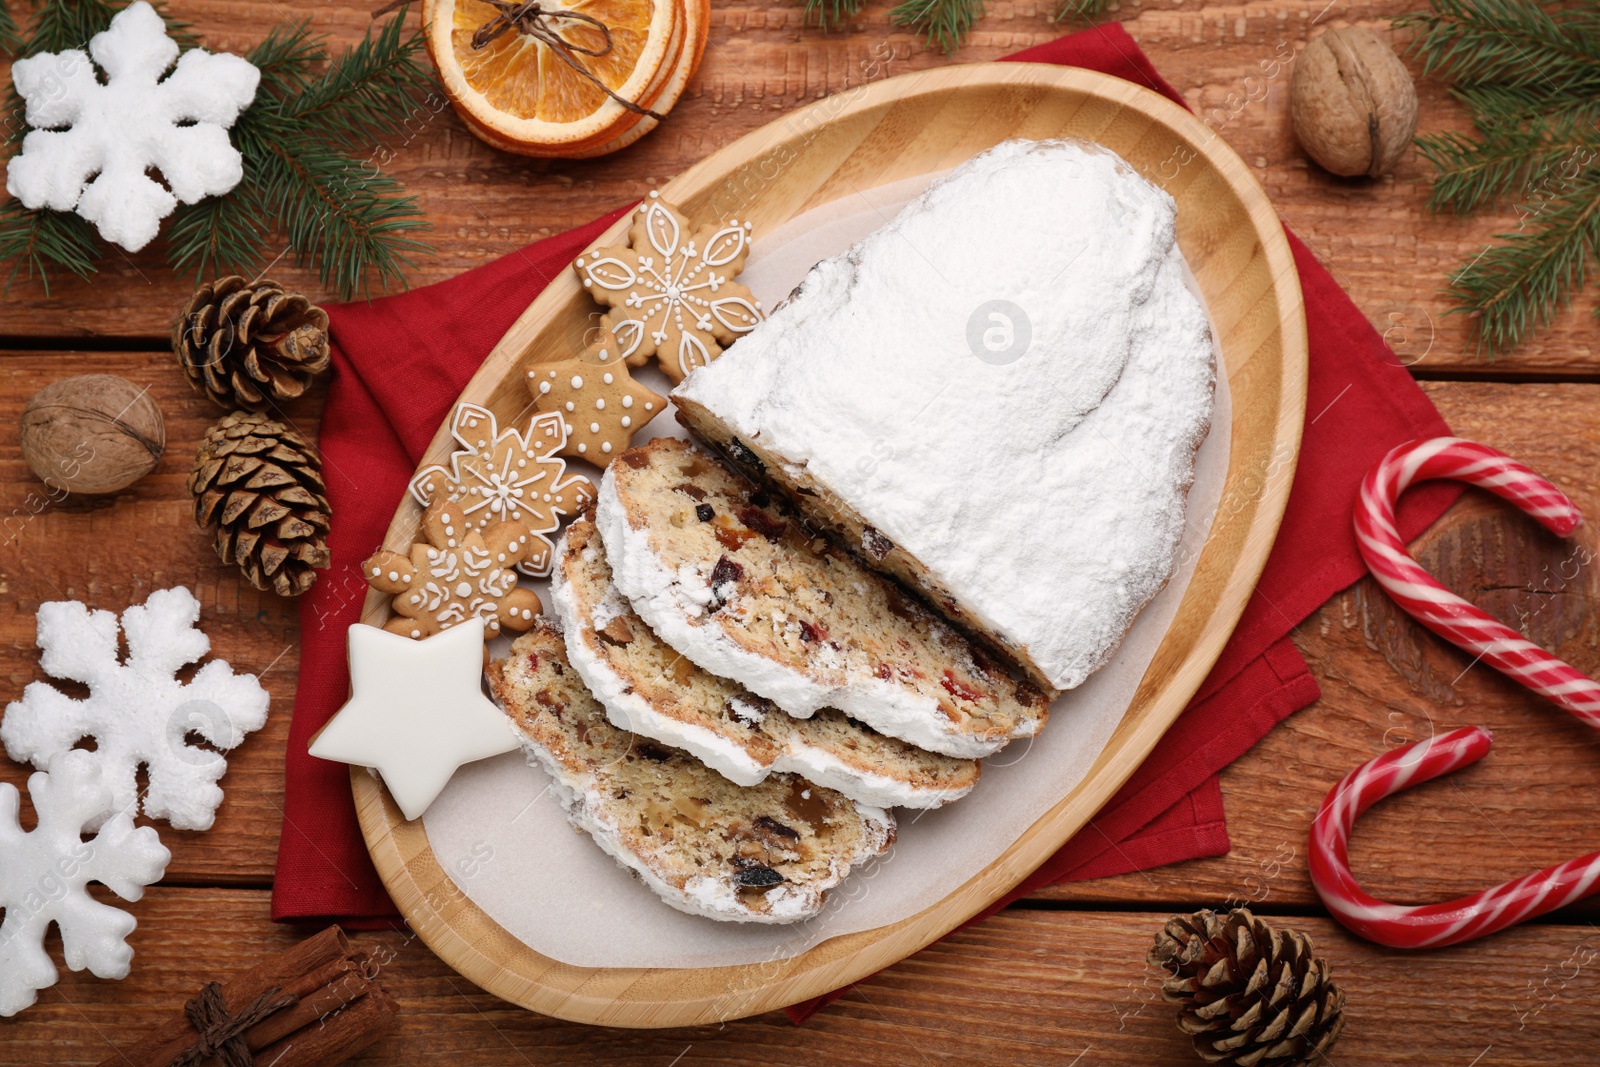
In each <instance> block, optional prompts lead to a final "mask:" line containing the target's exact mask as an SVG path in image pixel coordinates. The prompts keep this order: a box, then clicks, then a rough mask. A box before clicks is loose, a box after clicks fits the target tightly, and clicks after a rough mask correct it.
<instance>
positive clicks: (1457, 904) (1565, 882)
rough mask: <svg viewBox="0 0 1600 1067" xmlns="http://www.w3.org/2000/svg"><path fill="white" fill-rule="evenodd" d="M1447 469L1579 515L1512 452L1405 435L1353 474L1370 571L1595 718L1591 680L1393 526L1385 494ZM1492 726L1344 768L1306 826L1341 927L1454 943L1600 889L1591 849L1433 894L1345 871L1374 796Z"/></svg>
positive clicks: (1485, 737) (1484, 651)
mask: <svg viewBox="0 0 1600 1067" xmlns="http://www.w3.org/2000/svg"><path fill="white" fill-rule="evenodd" d="M1432 478H1454V479H1457V480H1460V481H1465V482H1470V483H1471V484H1473V485H1476V486H1479V487H1481V488H1483V489H1487V490H1489V491H1490V492H1491V493H1494V494H1496V495H1497V496H1500V497H1502V498H1504V499H1506V500H1508V501H1510V502H1511V503H1513V504H1515V505H1517V506H1518V507H1519V508H1521V509H1522V510H1523V511H1525V512H1527V513H1528V514H1529V515H1531V516H1532V517H1533V518H1535V519H1537V520H1538V521H1539V522H1540V523H1542V524H1543V525H1544V526H1545V527H1546V528H1548V529H1550V530H1551V531H1553V532H1554V533H1556V534H1559V535H1561V536H1563V537H1564V536H1566V535H1567V534H1570V533H1571V532H1572V531H1573V530H1575V529H1577V527H1578V525H1579V524H1580V523H1581V522H1582V521H1583V517H1582V515H1580V514H1579V512H1578V509H1577V508H1576V507H1575V506H1574V505H1573V503H1572V501H1571V500H1568V499H1567V497H1566V496H1565V495H1564V494H1563V493H1562V492H1561V491H1560V490H1558V489H1557V488H1556V487H1555V486H1553V485H1551V484H1550V483H1549V482H1548V481H1546V480H1545V479H1543V478H1541V477H1540V476H1539V475H1537V474H1535V473H1534V472H1533V471H1531V470H1529V469H1528V468H1527V467H1525V466H1523V465H1522V464H1521V463H1518V462H1517V461H1516V460H1514V459H1512V458H1511V457H1509V456H1507V455H1505V454H1504V453H1502V452H1499V451H1497V450H1496V449H1493V448H1490V447H1488V446H1487V445H1480V444H1477V443H1476V442H1473V441H1464V440H1462V439H1460V438H1458V437H1436V438H1433V439H1432V440H1427V441H1413V442H1412V443H1410V444H1407V445H1401V446H1400V447H1398V448H1396V449H1394V450H1393V451H1391V452H1390V453H1389V454H1388V455H1387V456H1385V457H1384V458H1383V459H1382V461H1380V462H1379V463H1378V465H1377V466H1376V467H1374V468H1373V469H1372V470H1371V471H1370V472H1369V473H1368V474H1367V477H1366V478H1365V480H1363V481H1362V483H1361V501H1360V503H1359V505H1358V506H1357V508H1356V513H1355V531H1356V541H1357V543H1358V544H1359V545H1360V548H1361V555H1362V557H1363V558H1364V559H1365V560H1366V562H1367V567H1368V569H1369V570H1371V571H1372V575H1373V577H1374V578H1376V579H1377V580H1378V583H1379V584H1380V585H1382V586H1383V588H1384V590H1385V591H1386V592H1388V594H1389V595H1390V596H1391V597H1393V598H1394V599H1395V601H1396V602H1397V603H1398V604H1399V605H1400V606H1401V607H1402V608H1404V609H1405V610H1406V612H1407V613H1408V614H1410V615H1411V616H1412V617H1413V618H1415V619H1416V620H1417V621H1418V622H1420V623H1422V624H1423V625H1424V626H1426V627H1427V628H1428V629H1430V630H1432V631H1433V632H1434V633H1436V634H1438V635H1439V636H1440V637H1443V638H1444V639H1445V640H1447V641H1449V642H1451V643H1452V644H1455V645H1457V646H1459V647H1460V648H1462V649H1464V650H1465V651H1467V652H1470V653H1472V654H1473V655H1474V656H1476V657H1478V658H1480V659H1482V660H1484V661H1486V662H1488V663H1489V664H1490V665H1492V666H1493V667H1495V669H1497V670H1499V671H1502V672H1503V673H1505V674H1507V675H1509V676H1510V677H1511V678H1514V679H1515V680H1517V681H1519V682H1521V683H1522V684H1523V685H1525V686H1527V687H1528V688H1529V689H1532V690H1533V691H1534V692H1536V693H1540V694H1542V695H1544V696H1546V697H1548V698H1549V699H1550V700H1552V701H1554V702H1555V703H1556V704H1557V705H1559V706H1560V707H1562V708H1565V709H1566V710H1568V711H1570V712H1572V713H1573V714H1574V715H1576V716H1578V717H1579V718H1580V719H1582V720H1583V721H1584V722H1586V723H1588V724H1589V725H1590V726H1594V727H1600V684H1596V683H1595V681H1594V680H1593V679H1591V678H1590V677H1589V676H1588V675H1586V674H1584V673H1583V672H1581V671H1579V670H1577V669H1576V668H1574V667H1572V666H1570V665H1569V664H1567V663H1565V662H1563V661H1562V660H1560V659H1557V658H1556V657H1555V656H1553V655H1551V654H1550V653H1549V652H1547V651H1545V650H1544V649H1542V648H1540V647H1539V646H1538V645H1536V644H1534V643H1533V642H1531V641H1529V640H1528V639H1527V638H1525V637H1523V636H1522V635H1521V634H1519V633H1517V632H1516V631H1515V630H1513V629H1511V628H1510V627H1508V626H1506V625H1505V624H1503V623H1501V622H1499V621H1498V620H1496V619H1494V618H1491V617H1490V616H1488V615H1486V614H1484V613H1483V612H1482V611H1479V610H1478V609H1477V608H1475V607H1473V606H1472V605H1471V604H1469V603H1467V602H1466V601H1465V600H1463V599H1461V598H1460V597H1458V596H1456V595H1455V594H1454V593H1452V592H1450V591H1449V590H1448V589H1446V588H1444V587H1443V586H1441V585H1440V584H1439V583H1438V582H1436V581H1434V579H1433V577H1432V576H1431V575H1430V574H1428V572H1427V571H1425V570H1423V569H1422V568H1421V567H1420V566H1419V565H1418V564H1417V562H1416V560H1414V559H1412V558H1411V556H1410V554H1409V553H1408V552H1407V551H1406V549H1405V544H1404V542H1402V541H1401V540H1400V534H1399V531H1398V530H1397V529H1396V527H1395V517H1394V512H1395V502H1396V501H1397V500H1398V499H1399V497H1400V494H1401V493H1403V492H1405V491H1406V489H1407V488H1409V487H1410V486H1411V485H1413V484H1415V483H1417V482H1420V481H1427V480H1429V479H1432ZM1490 742H1491V738H1490V736H1489V732H1488V731H1487V730H1483V729H1480V728H1478V727H1475V726H1473V727H1466V728H1464V729H1460V730H1452V731H1450V732H1449V733H1446V734H1441V735H1439V736H1437V737H1432V738H1429V739H1428V740H1426V741H1418V742H1416V743H1414V744H1410V745H1406V746H1404V747H1403V748H1397V749H1394V750H1393V751H1390V752H1386V753H1384V754H1383V755H1381V756H1379V757H1377V758H1376V759H1374V760H1371V761H1369V762H1367V763H1364V764H1362V765H1361V766H1360V767H1357V768H1356V769H1355V770H1353V771H1351V772H1350V773H1349V774H1347V775H1345V777H1344V778H1343V780H1341V781H1340V782H1339V784H1338V785H1336V786H1334V787H1333V789H1332V790H1331V791H1329V793H1328V796H1327V799H1326V800H1324V801H1323V804H1322V810H1321V811H1319V812H1318V813H1317V817H1316V820H1315V821H1314V822H1313V823H1312V826H1311V848H1310V854H1311V858H1310V865H1311V882H1312V884H1313V885H1314V886H1316V889H1317V895H1318V896H1320V897H1321V898H1322V901H1323V903H1324V904H1326V905H1327V907H1328V910H1329V911H1331V912H1332V913H1333V915H1334V917H1335V918H1336V919H1338V920H1339V921H1340V922H1341V923H1343V924H1344V925H1345V926H1347V927H1349V928H1350V929H1351V930H1352V931H1354V932H1355V933H1357V934H1360V935H1361V936H1362V937H1365V938H1367V939H1369V940H1371V941H1376V942H1378V943H1379V944H1382V945H1388V946H1390V947H1392V948H1436V947H1439V946H1443V945H1454V944H1459V943H1460V942H1462V941H1470V940H1472V939H1473V938H1478V937H1483V936H1484V935H1485V934H1491V933H1494V932H1495V931H1497V930H1503V929H1505V928H1506V927H1508V926H1513V925H1515V924H1517V923H1520V922H1522V921H1524V920H1525V919H1530V918H1532V917H1533V916H1535V915H1543V914H1544V913H1545V912H1547V911H1552V910H1554V909H1555V908H1559V907H1563V906H1564V905H1566V904H1570V903H1571V902H1572V901H1574V900H1577V899H1578V898H1580V897H1584V896H1587V895H1589V894H1590V893H1593V892H1595V891H1596V890H1600V852H1595V853H1590V854H1589V855H1587V856H1582V857H1580V858H1578V859H1575V860H1570V861H1568V862H1567V863H1563V864H1560V865H1558V866H1555V867H1547V868H1545V869H1544V870H1542V871H1537V872H1535V873H1533V874H1530V875H1527V876H1525V877H1523V878H1518V879H1516V880H1514V881H1510V882H1505V883H1503V884H1501V885H1498V886H1496V887H1494V888H1493V889H1486V890H1484V891H1483V892H1481V893H1475V894H1473V895H1472V896H1467V897H1461V898H1460V899H1458V900H1451V901H1446V902H1444V903H1442V904H1426V905H1421V906H1410V905H1401V904H1388V903H1385V902H1384V901H1381V900H1378V899H1376V898H1375V897H1372V896H1369V895H1368V894H1367V893H1365V892H1363V891H1362V889H1361V887H1360V886H1359V885H1358V884H1357V883H1356V880H1355V877H1354V876H1353V875H1352V874H1351V873H1350V850H1349V846H1350V831H1351V829H1352V828H1353V827H1354V826H1355V823H1356V819H1358V818H1359V817H1360V816H1361V813H1362V812H1364V811H1366V810H1367V808H1369V807H1371V806H1372V805H1373V804H1374V803H1376V802H1377V801H1379V800H1381V799H1382V798H1384V797H1386V796H1390V795H1392V794H1394V793H1398V792H1400V791H1401V790H1403V789H1407V788H1410V787H1411V786H1412V785H1416V784H1418V783H1420V782H1426V781H1428V780H1429V779H1432V778H1436V777H1438V776H1439V775H1441V774H1448V773H1450V772H1451V771H1454V770H1456V769H1458V768H1460V767H1464V766H1466V765H1467V764H1470V763H1474V762H1476V761H1477V760H1479V759H1481V758H1482V757H1483V756H1484V755H1485V754H1486V753H1487V752H1488V751H1489V745H1490Z"/></svg>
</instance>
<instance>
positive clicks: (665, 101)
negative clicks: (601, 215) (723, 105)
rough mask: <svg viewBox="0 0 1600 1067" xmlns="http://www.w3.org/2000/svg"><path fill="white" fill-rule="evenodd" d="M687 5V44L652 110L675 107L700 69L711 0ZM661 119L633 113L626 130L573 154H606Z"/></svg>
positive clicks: (691, 0) (692, 0)
mask: <svg viewBox="0 0 1600 1067" xmlns="http://www.w3.org/2000/svg"><path fill="white" fill-rule="evenodd" d="M683 7H684V17H685V21H684V45H683V49H682V51H681V52H680V54H679V57H678V62H677V65H676V66H674V67H673V69H672V72H671V73H670V74H669V75H668V77H667V80H666V84H665V85H664V86H663V87H662V90H661V95H660V96H658V97H656V100H655V103H653V104H651V105H650V110H652V111H655V112H656V113H658V114H661V115H665V114H666V113H667V112H668V111H671V110H672V106H673V105H674V104H676V103H677V102H678V98H679V97H681V96H682V95H683V91H684V89H685V88H687V87H688V85H689V79H690V78H692V77H694V72H695V71H697V70H699V69H700V59H701V57H702V56H704V55H705V51H706V37H707V35H708V33H709V32H710V26H711V0H685V3H684V5H683ZM660 122H661V120H660V119H657V118H652V117H651V116H649V115H643V116H633V122H632V123H631V124H630V125H628V126H627V127H626V128H625V129H624V130H623V132H622V133H621V134H620V135H619V136H617V137H614V138H612V139H611V140H610V141H607V142H606V143H605V144H603V145H600V146H599V147H598V148H585V149H581V150H577V151H574V152H573V153H571V158H574V159H577V158H589V157H592V156H603V155H606V154H607V153H608V152H615V151H618V150H619V149H623V148H626V147H628V146H629V145H631V144H632V143H633V142H635V141H637V140H638V139H639V138H641V137H643V136H644V135H645V134H647V133H649V132H650V131H651V130H653V129H655V128H656V126H658V125H659V124H660Z"/></svg>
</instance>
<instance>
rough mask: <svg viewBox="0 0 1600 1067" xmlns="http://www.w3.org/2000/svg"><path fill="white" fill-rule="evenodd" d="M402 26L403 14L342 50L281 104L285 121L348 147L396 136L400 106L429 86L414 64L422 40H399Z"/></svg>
mask: <svg viewBox="0 0 1600 1067" xmlns="http://www.w3.org/2000/svg"><path fill="white" fill-rule="evenodd" d="M404 22H405V11H404V10H402V11H401V12H400V13H399V14H397V15H396V16H395V17H394V18H392V19H390V20H389V21H388V22H387V23H385V24H384V26H383V28H382V29H381V30H380V31H379V32H378V35H377V36H376V37H374V36H372V34H371V33H370V32H369V33H368V34H367V37H366V39H365V40H363V41H362V42H361V43H360V44H358V45H355V46H353V47H351V48H347V49H345V51H344V54H343V55H341V56H340V57H339V58H338V59H337V60H336V61H335V62H334V63H333V64H332V65H331V66H329V67H328V68H327V70H325V71H323V72H322V74H321V75H320V76H319V77H317V78H315V79H314V80H312V81H311V82H310V83H309V84H307V86H306V87H305V90H304V91H303V92H301V93H300V94H298V95H297V96H295V97H292V98H290V99H288V100H286V101H285V102H284V106H283V108H282V114H283V117H284V119H285V120H286V121H291V122H294V123H296V124H304V125H310V124H315V125H317V126H320V127H321V128H322V130H323V131H324V133H325V134H327V135H333V136H334V137H337V138H340V139H343V140H345V141H348V142H357V143H359V142H370V141H373V140H377V139H380V138H383V137H387V136H389V135H391V134H393V133H395V132H397V131H398V130H399V129H400V128H401V125H402V123H403V122H404V121H405V118H406V116H407V115H408V114H409V113H410V110H411V109H410V108H408V107H406V106H404V105H405V104H407V103H409V102H410V101H411V100H413V99H414V98H416V97H418V96H420V95H421V94H422V93H424V92H426V91H427V90H428V89H429V88H431V87H432V86H433V84H434V83H433V78H432V76H431V75H430V74H428V73H426V72H425V71H424V70H423V68H422V66H421V65H419V64H418V62H417V57H418V56H419V55H420V54H421V52H422V51H423V47H424V41H423V38H422V35H421V34H412V35H410V36H405V35H403V33H402V30H403V29H404ZM397 102H398V103H399V104H400V105H401V106H396V104H397Z"/></svg>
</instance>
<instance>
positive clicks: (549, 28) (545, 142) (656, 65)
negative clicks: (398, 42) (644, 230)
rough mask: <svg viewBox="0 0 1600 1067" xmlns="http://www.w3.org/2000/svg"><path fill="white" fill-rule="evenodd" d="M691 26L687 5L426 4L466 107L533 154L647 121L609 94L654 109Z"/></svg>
mask: <svg viewBox="0 0 1600 1067" xmlns="http://www.w3.org/2000/svg"><path fill="white" fill-rule="evenodd" d="M684 22H685V17H684V12H683V0H564V2H562V3H560V4H556V3H546V4H539V5H535V4H524V3H511V2H505V0H497V2H493V3H486V2H484V0H426V2H425V3H424V5H423V24H424V28H425V32H426V34H427V41H428V52H429V54H430V55H431V56H432V58H433V62H434V65H435V67H437V68H438V71H439V77H440V80H441V82H442V83H443V84H444V88H445V92H446V93H447V94H448V95H449V97H450V100H451V103H452V104H454V105H455V108H456V111H457V112H458V113H460V115H461V116H462V118H463V119H464V120H465V121H466V123H467V125H468V126H469V127H471V128H472V129H473V131H474V132H475V133H477V134H478V135H479V136H481V137H483V138H484V139H485V140H487V141H489V142H490V143H491V144H494V145H496V146H497V147H500V148H504V149H506V150H508V151H512V152H520V153H522V154H524V155H540V156H543V155H567V154H569V153H571V152H573V151H575V150H579V151H581V150H582V149H585V148H593V147H595V146H598V145H602V144H605V143H606V142H608V141H611V140H614V139H616V138H617V137H619V136H620V135H621V134H622V133H623V132H625V131H626V130H627V129H629V128H630V127H632V126H633V125H635V124H636V123H637V122H638V120H639V118H640V117H641V116H640V115H639V114H638V113H637V112H634V111H631V110H630V109H628V108H627V107H624V106H623V105H622V104H621V103H619V102H618V101H617V100H616V99H614V98H613V97H612V96H610V95H608V94H607V92H606V91H605V90H606V89H609V90H610V91H611V93H614V94H615V95H616V96H618V97H621V98H622V99H623V100H628V101H632V102H634V103H636V104H638V105H639V106H640V107H645V108H648V107H650V106H651V104H652V103H653V102H654V101H655V99H656V98H657V97H659V96H660V94H661V90H662V88H663V87H664V86H665V84H666V82H667V81H668V80H669V76H670V74H671V73H672V71H673V70H674V69H675V68H676V67H677V65H678V61H679V59H680V57H681V53H682V50H683V47H684V44H685V36H686V35H685V32H684V29H685V28H684ZM485 27H487V29H485ZM601 27H604V29H602V28H601ZM608 35H609V39H608ZM557 41H560V42H564V44H565V46H566V47H561V46H560V45H558V44H557V43H556V42H557ZM569 60H570V62H569ZM575 67H581V68H582V70H579V69H575ZM584 72H587V74H586V73H584ZM589 75H592V77H590V76H589ZM596 80H598V81H599V82H600V83H601V84H603V85H604V86H605V89H602V88H601V87H600V85H597V84H596Z"/></svg>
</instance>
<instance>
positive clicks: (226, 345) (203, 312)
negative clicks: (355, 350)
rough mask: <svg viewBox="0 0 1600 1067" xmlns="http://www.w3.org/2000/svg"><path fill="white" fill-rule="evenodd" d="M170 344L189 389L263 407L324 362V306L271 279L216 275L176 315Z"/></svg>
mask: <svg viewBox="0 0 1600 1067" xmlns="http://www.w3.org/2000/svg"><path fill="white" fill-rule="evenodd" d="M172 351H173V354H174V355H176V356H177V357H178V366H180V367H182V368H183V372H184V374H186V375H188V378H189V384H190V385H191V386H193V387H194V391H195V392H197V393H203V394H204V395H206V396H209V397H210V398H211V399H212V400H213V401H215V402H216V403H217V404H219V405H221V406H222V407H225V408H246V409H248V410H250V411H262V410H265V409H266V407H267V406H268V405H269V404H270V403H271V402H272V401H274V400H292V399H294V398H295V397H297V396H299V395H300V394H301V393H304V392H305V391H306V387H307V386H308V385H310V384H311V379H313V378H315V377H316V376H317V375H318V374H321V373H322V372H323V371H325V370H327V369H328V313H327V312H326V311H323V310H322V309H321V308H319V307H317V306H316V305H315V304H313V303H312V302H311V301H309V300H307V299H306V298H305V297H303V296H301V295H300V294H299V293H290V292H286V291H285V290H284V288H283V286H281V285H279V284H278V283H277V282H271V281H256V282H247V281H245V280H244V279H243V278H240V277H238V276H234V277H229V278H219V279H218V280H216V281H214V282H211V283H210V284H208V285H202V286H201V287H200V288H199V289H197V290H195V294H194V297H193V298H192V299H191V300H190V301H189V306H188V307H187V308H185V309H184V312H183V314H182V315H180V316H178V321H177V322H176V323H175V324H173V327H172Z"/></svg>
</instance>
